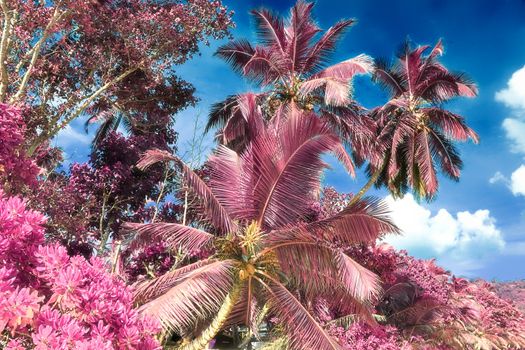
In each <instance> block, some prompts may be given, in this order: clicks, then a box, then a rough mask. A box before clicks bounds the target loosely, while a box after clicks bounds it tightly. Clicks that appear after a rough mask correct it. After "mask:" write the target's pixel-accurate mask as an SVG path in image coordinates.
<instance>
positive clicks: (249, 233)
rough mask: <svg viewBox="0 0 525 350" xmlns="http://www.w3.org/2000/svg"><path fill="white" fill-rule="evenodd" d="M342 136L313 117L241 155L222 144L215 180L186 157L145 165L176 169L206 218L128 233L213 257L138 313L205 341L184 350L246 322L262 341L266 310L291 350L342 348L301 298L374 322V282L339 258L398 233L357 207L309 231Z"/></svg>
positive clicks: (375, 211) (378, 206)
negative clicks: (326, 158)
mask: <svg viewBox="0 0 525 350" xmlns="http://www.w3.org/2000/svg"><path fill="white" fill-rule="evenodd" d="M342 149H343V145H342V144H341V142H340V140H339V138H338V136H337V135H335V134H334V133H333V132H332V131H331V129H330V128H329V127H328V126H327V125H326V124H325V123H324V122H322V121H321V120H320V119H319V118H317V117H316V116H315V115H313V113H305V114H304V115H302V116H297V115H291V116H289V117H288V118H287V119H286V121H285V122H283V123H281V126H280V128H279V130H278V132H277V130H275V128H273V127H271V126H270V127H268V128H261V129H260V130H259V133H258V134H257V136H255V137H254V138H253V139H252V141H251V142H250V144H249V145H247V146H246V148H245V151H244V152H243V153H241V154H238V153H236V152H234V151H233V150H231V149H229V148H227V147H225V146H219V147H218V149H217V150H216V152H215V153H214V155H213V156H212V157H211V158H210V160H209V162H208V163H209V169H210V170H209V180H208V181H207V182H205V181H203V180H202V179H201V178H199V177H198V176H196V175H195V174H194V173H193V172H192V171H191V170H190V169H189V168H188V167H187V166H186V165H184V163H182V161H181V160H179V159H178V158H177V157H175V156H173V155H170V154H168V153H166V152H163V151H158V150H154V151H150V152H148V153H147V154H146V155H145V156H144V158H143V159H142V160H141V162H140V163H139V165H138V166H139V167H141V168H146V167H148V166H149V165H151V164H153V163H156V162H158V161H171V162H174V163H175V164H176V165H177V167H178V168H179V169H180V171H181V177H182V179H183V180H184V182H185V184H186V185H187V187H188V188H189V189H190V190H191V191H192V194H193V195H194V196H195V197H198V198H199V199H200V205H199V207H198V208H199V210H200V211H201V213H202V216H203V220H204V221H203V222H206V224H203V225H202V226H200V227H190V226H184V225H180V224H172V223H154V224H130V225H129V226H128V228H129V229H131V230H133V231H135V232H137V237H138V239H139V240H146V241H148V240H151V239H152V238H157V239H162V240H163V241H164V242H166V243H167V244H168V245H170V246H172V247H173V248H176V249H182V250H183V251H186V252H195V251H199V250H201V249H204V248H206V249H208V250H211V251H212V254H211V256H210V257H209V258H206V259H201V260H197V261H195V260H194V262H193V263H191V264H189V265H186V266H184V267H181V268H179V269H177V270H174V271H171V272H168V273H166V274H165V275H163V276H161V277H159V278H156V279H153V280H149V281H147V282H144V283H143V284H141V285H139V286H138V287H137V289H136V294H135V297H136V301H137V302H138V303H140V304H142V306H141V308H140V310H141V312H143V313H146V314H151V315H154V316H156V317H158V319H159V320H160V321H161V323H162V324H163V325H164V326H165V327H166V328H167V329H171V330H173V331H175V332H177V333H178V334H181V335H184V336H186V337H187V336H188V335H189V334H191V332H192V331H193V330H199V332H198V333H199V334H198V336H197V337H196V338H195V339H193V340H192V341H191V342H189V343H186V344H185V345H183V346H182V349H185V350H186V349H202V348H204V347H205V346H206V344H207V343H208V342H209V341H210V340H212V339H213V338H214V337H215V335H216V334H217V333H218V332H219V331H220V330H222V329H225V328H227V327H231V326H234V325H245V326H247V327H249V328H250V329H251V330H252V332H254V333H255V334H257V333H256V332H257V327H258V324H259V322H260V320H261V319H263V318H264V316H265V314H266V312H268V313H269V314H270V315H273V316H276V317H277V318H278V319H279V321H280V322H281V324H282V329H283V330H284V333H285V335H286V342H287V344H288V348H289V349H319V350H324V349H339V348H340V347H339V345H338V344H337V342H336V341H335V340H334V339H332V338H331V337H330V336H329V335H328V334H327V332H326V331H325V330H324V329H323V328H322V327H321V326H320V325H319V324H318V323H317V322H316V320H315V319H314V317H313V316H312V315H311V314H310V313H309V312H308V310H307V308H306V307H305V306H304V305H303V303H301V301H300V300H301V298H303V297H304V298H308V300H313V299H314V298H316V297H322V296H325V297H327V300H329V301H331V302H332V303H333V304H334V305H338V306H340V307H343V308H344V309H345V311H346V312H347V313H353V314H357V315H361V316H363V317H365V318H367V319H372V317H371V316H370V313H369V311H368V308H367V305H368V302H369V301H370V300H371V299H372V298H374V297H375V296H376V295H377V294H378V292H379V288H380V287H379V285H380V284H379V280H378V277H377V276H376V275H375V274H374V273H372V272H371V271H369V270H367V269H366V268H364V267H362V266H361V265H359V264H358V263H357V262H356V261H354V260H353V259H352V258H351V257H350V256H348V255H346V254H345V253H344V247H348V246H349V245H355V244H361V243H369V242H371V241H375V240H376V239H377V238H378V237H379V236H381V235H383V234H386V233H389V232H397V228H396V227H395V226H394V225H393V224H392V223H391V222H390V220H389V218H388V215H387V211H386V207H385V205H384V204H383V203H382V202H381V201H378V200H375V199H364V200H360V201H358V202H356V203H354V204H353V205H351V206H349V207H347V208H345V209H343V210H342V211H341V212H339V213H338V214H336V215H335V216H333V217H330V218H327V219H323V220H320V221H314V222H311V221H310V222H306V221H305V220H306V218H307V217H308V215H309V214H310V213H311V212H310V206H309V203H311V201H312V200H316V199H318V198H317V193H318V191H319V188H320V181H321V179H320V178H321V175H322V172H323V169H324V168H325V166H326V164H325V163H324V162H323V161H322V159H321V156H322V154H323V153H325V152H332V153H335V154H336V155H337V156H338V157H340V158H341V159H342V160H343V161H345V160H344V158H345V157H346V153H345V152H342ZM370 322H372V321H370Z"/></svg>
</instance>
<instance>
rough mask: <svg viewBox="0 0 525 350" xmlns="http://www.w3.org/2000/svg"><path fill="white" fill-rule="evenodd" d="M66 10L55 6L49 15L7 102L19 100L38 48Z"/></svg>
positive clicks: (38, 50)
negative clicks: (17, 83) (49, 18)
mask: <svg viewBox="0 0 525 350" xmlns="http://www.w3.org/2000/svg"><path fill="white" fill-rule="evenodd" d="M66 13H67V11H64V12H60V9H59V7H58V6H57V7H55V11H54V12H53V16H52V17H51V20H50V21H49V23H48V24H47V25H46V28H45V29H44V31H43V33H42V36H41V37H40V39H38V41H37V42H36V44H35V46H34V47H33V49H32V51H33V53H32V55H31V61H30V62H29V66H28V67H27V70H26V72H25V74H24V77H23V78H22V82H21V83H20V86H19V87H18V91H17V93H16V94H15V95H14V96H13V97H11V98H10V99H9V103H14V102H16V101H18V100H20V97H22V95H23V94H24V93H25V90H26V88H27V83H28V82H29V78H31V74H32V73H33V68H34V67H35V64H36V61H37V59H38V56H39V55H40V49H41V48H42V45H43V44H44V42H45V41H46V40H47V38H49V34H50V31H51V28H53V26H54V25H55V24H56V22H58V20H59V19H60V17H62V16H63V15H65V14H66Z"/></svg>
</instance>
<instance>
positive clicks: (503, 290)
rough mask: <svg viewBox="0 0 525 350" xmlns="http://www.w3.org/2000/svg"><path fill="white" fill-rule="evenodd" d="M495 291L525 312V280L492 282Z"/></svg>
mask: <svg viewBox="0 0 525 350" xmlns="http://www.w3.org/2000/svg"><path fill="white" fill-rule="evenodd" d="M493 285H494V289H495V292H496V293H497V294H498V295H499V296H500V297H501V298H503V299H505V300H507V301H510V302H512V303H514V305H515V306H516V307H517V308H518V309H520V310H521V312H523V313H525V280H521V281H511V282H493Z"/></svg>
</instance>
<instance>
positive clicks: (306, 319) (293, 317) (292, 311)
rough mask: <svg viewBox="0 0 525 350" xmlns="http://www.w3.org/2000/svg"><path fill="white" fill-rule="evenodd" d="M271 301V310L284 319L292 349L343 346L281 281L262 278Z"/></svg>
mask: <svg viewBox="0 0 525 350" xmlns="http://www.w3.org/2000/svg"><path fill="white" fill-rule="evenodd" d="M260 283H261V284H262V285H263V286H264V287H265V289H266V291H267V295H268V299H269V300H270V301H271V304H270V305H271V311H272V312H273V313H274V314H275V315H276V316H277V317H278V318H279V319H280V320H282V321H283V326H284V327H285V329H286V335H287V338H288V346H289V349H290V350H303V349H316V350H339V349H341V346H340V345H339V344H338V343H337V342H336V341H335V339H334V338H332V337H331V336H330V335H329V334H328V333H327V332H326V331H325V330H324V329H323V327H321V326H320V325H319V324H318V323H317V322H316V321H315V319H314V318H313V316H312V315H310V313H309V312H308V311H307V310H306V309H305V308H304V306H303V305H302V304H301V303H300V302H299V301H298V300H297V299H296V298H295V296H294V295H293V294H292V293H290V291H288V290H287V289H286V287H285V286H284V285H282V284H281V283H280V282H279V281H277V280H275V279H274V278H271V277H270V276H267V275H265V281H262V280H260Z"/></svg>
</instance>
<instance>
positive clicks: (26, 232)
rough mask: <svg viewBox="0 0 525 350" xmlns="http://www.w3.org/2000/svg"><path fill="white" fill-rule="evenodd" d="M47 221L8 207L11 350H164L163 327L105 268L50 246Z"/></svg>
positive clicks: (5, 291) (4, 247)
mask: <svg viewBox="0 0 525 350" xmlns="http://www.w3.org/2000/svg"><path fill="white" fill-rule="evenodd" d="M44 221H45V219H44V217H43V216H42V215H40V214H39V213H36V212H33V211H31V210H28V209H27V208H26V205H25V202H24V201H23V200H21V199H19V198H8V199H6V198H3V197H2V198H1V199H0V222H1V223H2V224H1V226H0V334H1V335H3V338H2V339H3V340H1V341H2V342H3V343H1V344H2V345H3V346H5V347H6V348H7V349H29V348H31V349H41V350H43V349H86V350H87V349H98V350H100V349H104V350H106V349H108V350H109V349H145V350H148V349H159V345H158V343H157V341H156V340H155V338H154V336H155V334H156V333H158V331H159V325H158V324H157V323H156V322H155V321H153V320H151V319H148V318H145V317H142V316H139V315H138V313H137V311H136V310H134V309H133V308H132V295H131V293H130V290H129V289H128V288H127V287H126V285H125V284H124V283H123V282H122V281H119V280H117V279H116V278H115V277H113V276H112V275H110V274H109V273H107V271H106V266H105V264H104V263H103V261H102V260H100V259H98V258H91V259H90V260H86V259H85V258H84V257H81V256H74V257H70V256H69V255H68V254H67V251H66V249H65V248H64V247H62V246H60V245H58V244H53V245H45V244H44V230H43V228H42V224H43V223H44Z"/></svg>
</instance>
